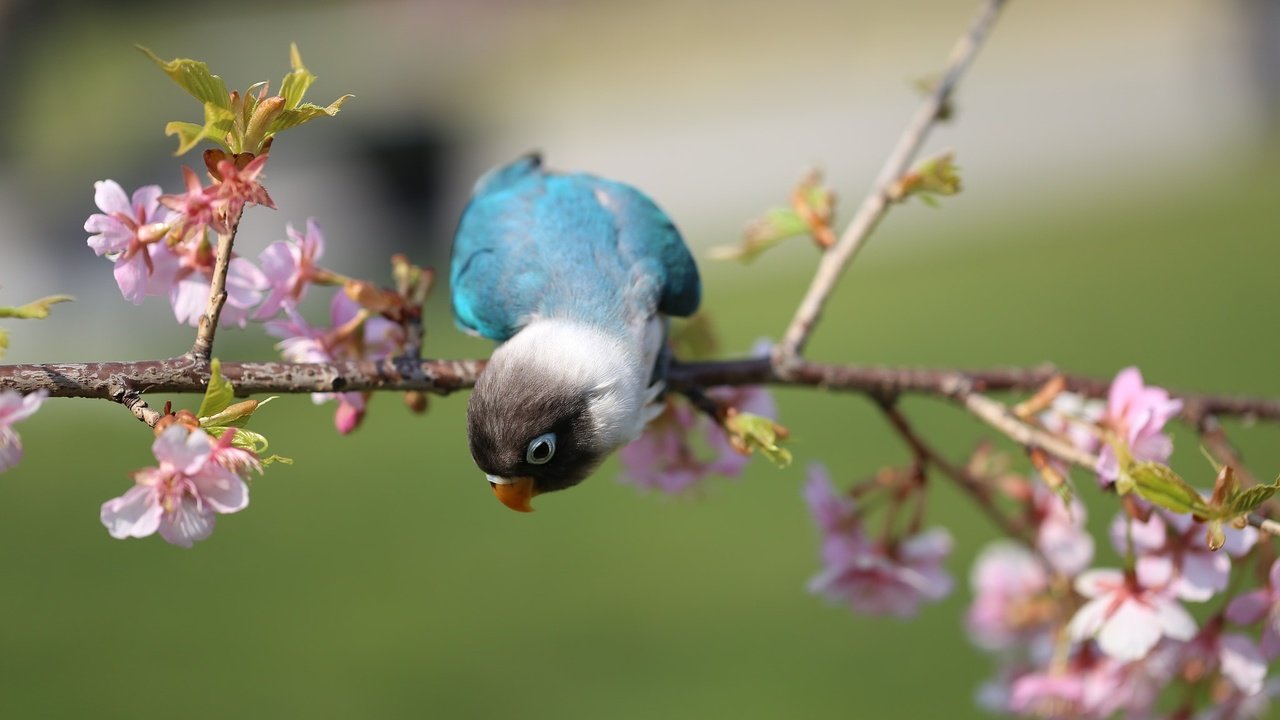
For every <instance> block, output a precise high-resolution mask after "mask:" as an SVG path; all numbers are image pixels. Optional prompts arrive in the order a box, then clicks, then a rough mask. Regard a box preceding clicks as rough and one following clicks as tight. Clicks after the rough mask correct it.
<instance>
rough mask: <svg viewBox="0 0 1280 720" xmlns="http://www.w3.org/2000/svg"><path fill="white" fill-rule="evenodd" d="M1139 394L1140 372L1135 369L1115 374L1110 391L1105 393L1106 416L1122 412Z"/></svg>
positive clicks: (1140, 384)
mask: <svg viewBox="0 0 1280 720" xmlns="http://www.w3.org/2000/svg"><path fill="white" fill-rule="evenodd" d="M1141 392H1142V372H1141V371H1139V370H1138V368H1136V367H1127V368H1125V369H1123V370H1121V371H1120V372H1119V373H1117V374H1116V379H1115V380H1112V381H1111V389H1110V390H1109V391H1108V392H1107V410H1108V414H1109V415H1111V414H1112V413H1115V412H1116V411H1120V410H1123V409H1124V408H1126V407H1127V406H1129V405H1130V404H1131V403H1133V402H1134V401H1135V400H1136V399H1137V397H1138V395H1139V394H1140V393H1141ZM1113 417H1114V415H1113Z"/></svg>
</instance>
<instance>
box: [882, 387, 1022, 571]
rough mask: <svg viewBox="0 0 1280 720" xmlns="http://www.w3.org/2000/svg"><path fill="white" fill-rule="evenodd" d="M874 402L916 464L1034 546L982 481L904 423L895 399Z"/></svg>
mask: <svg viewBox="0 0 1280 720" xmlns="http://www.w3.org/2000/svg"><path fill="white" fill-rule="evenodd" d="M876 400H877V404H878V405H879V407H880V410H881V411H882V412H883V413H884V415H885V418H886V419H887V420H888V421H889V424H890V425H891V426H893V429H894V430H896V431H897V433H898V435H899V436H900V437H901V438H902V439H903V441H904V442H906V444H907V447H909V448H911V452H912V454H913V455H914V456H915V457H916V460H917V461H919V462H921V463H923V464H925V465H928V466H932V467H935V468H937V469H938V470H939V471H940V472H941V473H942V474H943V475H946V476H947V477H949V478H951V479H952V480H953V481H954V482H955V483H956V485H958V486H959V487H960V489H961V490H963V491H965V492H967V493H968V494H969V495H970V496H971V497H972V498H973V499H974V502H976V503H977V504H978V507H979V508H981V509H982V511H983V512H984V513H986V514H987V517H989V518H991V520H992V522H994V523H995V524H996V525H998V526H999V527H1000V529H1001V530H1003V531H1004V532H1005V534H1007V535H1008V536H1009V537H1012V538H1014V539H1016V540H1020V541H1022V542H1024V543H1026V544H1027V545H1031V546H1034V545H1035V541H1034V540H1033V539H1032V538H1031V535H1030V533H1029V532H1028V530H1027V528H1026V527H1025V526H1024V525H1023V524H1022V523H1021V522H1019V521H1017V520H1015V519H1014V518H1011V517H1009V516H1008V515H1006V514H1005V513H1003V512H1001V511H1000V508H999V507H998V506H997V505H996V504H995V501H994V500H993V499H992V497H991V491H990V489H989V488H988V487H987V486H986V485H985V484H983V483H982V481H980V480H979V479H978V478H976V477H974V476H973V475H972V474H971V473H970V472H969V471H968V470H967V469H965V468H962V467H960V466H958V465H953V464H952V463H951V462H950V461H948V460H947V459H946V458H945V457H943V456H942V455H941V454H939V453H938V452H937V451H936V450H934V449H933V448H932V447H931V446H930V445H929V444H928V443H926V442H925V440H924V438H923V437H921V436H920V434H919V433H917V432H916V431H915V429H914V428H913V427H912V426H911V424H910V423H909V422H908V421H907V418H906V416H905V415H903V414H902V411H901V410H900V409H899V408H898V406H897V402H896V401H895V400H893V399H885V398H876Z"/></svg>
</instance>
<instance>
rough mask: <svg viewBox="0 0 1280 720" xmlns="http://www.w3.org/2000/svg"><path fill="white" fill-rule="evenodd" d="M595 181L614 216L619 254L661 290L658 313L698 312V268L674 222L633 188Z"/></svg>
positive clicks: (700, 282)
mask: <svg viewBox="0 0 1280 720" xmlns="http://www.w3.org/2000/svg"><path fill="white" fill-rule="evenodd" d="M591 179H592V180H593V181H595V183H597V184H598V189H599V191H600V193H599V194H600V195H601V200H602V203H603V204H604V205H605V206H606V208H607V209H608V210H609V212H610V213H611V214H612V216H613V219H614V227H615V228H616V231H617V242H618V248H619V250H620V251H621V252H622V253H623V254H624V255H625V256H628V257H631V258H634V259H635V261H636V262H638V263H641V265H640V267H641V268H643V269H644V271H646V272H649V273H651V277H650V278H649V279H650V280H651V281H652V282H655V283H656V284H657V285H658V287H659V288H660V289H659V291H658V303H657V310H658V312H660V313H662V314H664V315H679V316H681V317H684V316H688V315H692V314H693V313H694V312H696V311H697V310H698V304H699V303H700V302H701V300H702V281H701V280H700V279H699V277H698V265H697V263H695V262H694V260H693V255H692V254H691V253H690V252H689V247H688V246H687V245H685V243H684V238H682V237H680V231H679V230H676V226H675V224H674V223H672V222H671V218H669V217H667V214H666V213H664V212H663V211H662V209H661V208H659V207H658V206H657V205H655V204H654V202H653V201H652V200H650V199H649V198H648V196H646V195H644V194H643V193H641V192H640V191H639V190H636V189H635V188H633V187H631V186H630V185H624V184H622V183H617V182H613V181H610V180H602V179H599V178H591Z"/></svg>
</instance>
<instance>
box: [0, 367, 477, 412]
mask: <svg viewBox="0 0 1280 720" xmlns="http://www.w3.org/2000/svg"><path fill="white" fill-rule="evenodd" d="M484 362H485V361H483V360H410V359H407V358H400V359H395V360H380V361H350V362H338V363H288V362H245V363H237V362H224V363H222V374H223V376H224V377H226V378H227V379H228V380H230V381H231V384H232V385H233V386H235V389H236V393H237V394H239V395H262V394H274V395H285V394H291V393H312V392H358V391H363V390H421V391H423V392H431V393H435V394H438V395H447V394H449V393H451V392H454V391H455V390H464V389H467V388H470V387H471V386H472V385H474V384H475V381H476V377H477V376H478V375H479V374H480V371H481V370H482V369H483V368H484ZM208 383H209V366H208V364H207V363H204V362H201V361H200V360H198V359H195V358H192V357H190V356H182V357H177V358H172V359H169V360H143V361H139V362H101V363H60V364H48V365H0V390H3V389H12V390H18V391H20V392H24V393H26V392H31V391H34V390H39V389H42V388H43V389H45V390H48V391H49V394H50V395H51V396H53V397H85V398H102V399H104V400H112V401H114V402H122V401H123V400H124V399H125V398H126V397H127V396H129V395H130V394H137V393H201V392H204V389H205V386H206V385H208Z"/></svg>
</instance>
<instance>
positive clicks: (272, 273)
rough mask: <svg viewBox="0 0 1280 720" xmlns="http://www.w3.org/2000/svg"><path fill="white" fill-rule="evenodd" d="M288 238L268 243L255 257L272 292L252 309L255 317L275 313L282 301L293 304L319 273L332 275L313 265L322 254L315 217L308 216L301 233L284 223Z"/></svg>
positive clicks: (320, 275)
mask: <svg viewBox="0 0 1280 720" xmlns="http://www.w3.org/2000/svg"><path fill="white" fill-rule="evenodd" d="M285 232H286V233H287V234H288V236H289V240H287V241H285V240H277V241H276V242H273V243H271V244H270V245H268V246H267V249H266V250H263V251H262V255H260V256H259V257H258V264H260V265H261V266H262V272H263V274H264V275H265V276H266V278H267V281H268V282H269V283H270V285H271V292H270V293H269V294H268V295H267V299H266V300H263V301H262V305H261V306H259V307H258V309H257V311H256V312H255V313H254V319H255V320H266V319H268V318H272V317H275V316H276V314H277V313H279V312H280V307H281V306H282V305H284V304H285V303H288V304H291V305H296V304H297V303H298V301H299V300H301V299H302V296H303V295H305V294H306V292H307V286H308V285H309V284H310V283H312V282H314V281H315V280H316V279H318V278H320V277H325V276H328V275H331V273H329V272H328V271H326V270H322V269H321V268H319V267H317V266H316V261H317V260H319V259H320V256H322V255H323V254H324V236H323V235H321V234H320V227H319V226H318V225H317V224H316V222H315V220H313V219H309V220H307V231H306V234H305V235H303V234H301V233H299V232H298V231H297V230H295V229H294V228H293V225H288V226H286V227H285Z"/></svg>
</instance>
